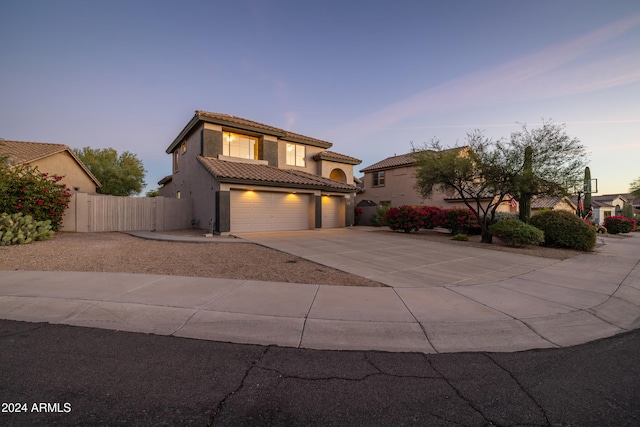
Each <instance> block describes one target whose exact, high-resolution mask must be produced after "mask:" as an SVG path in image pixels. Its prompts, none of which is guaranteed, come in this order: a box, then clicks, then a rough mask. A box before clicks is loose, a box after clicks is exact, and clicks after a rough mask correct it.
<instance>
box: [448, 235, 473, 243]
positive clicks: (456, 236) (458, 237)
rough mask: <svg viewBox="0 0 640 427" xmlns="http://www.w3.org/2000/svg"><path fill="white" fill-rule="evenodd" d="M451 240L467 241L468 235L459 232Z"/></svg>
mask: <svg viewBox="0 0 640 427" xmlns="http://www.w3.org/2000/svg"><path fill="white" fill-rule="evenodd" d="M451 240H455V241H456V242H467V241H468V240H469V237H467V235H466V234H462V233H460V234H456V235H455V236H453V237H452V238H451Z"/></svg>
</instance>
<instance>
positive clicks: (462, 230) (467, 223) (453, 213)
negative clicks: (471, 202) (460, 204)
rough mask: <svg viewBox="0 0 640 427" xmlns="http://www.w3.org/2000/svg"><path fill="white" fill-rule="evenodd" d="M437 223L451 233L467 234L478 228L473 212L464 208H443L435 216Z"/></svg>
mask: <svg viewBox="0 0 640 427" xmlns="http://www.w3.org/2000/svg"><path fill="white" fill-rule="evenodd" d="M437 225H438V226H439V227H442V228H446V229H448V230H449V231H450V232H451V234H468V233H469V232H470V231H472V230H476V229H479V228H480V225H479V224H478V219H477V218H476V216H475V214H474V213H473V212H471V211H470V210H469V209H466V208H452V209H443V210H442V211H441V212H440V215H439V216H438V218H437Z"/></svg>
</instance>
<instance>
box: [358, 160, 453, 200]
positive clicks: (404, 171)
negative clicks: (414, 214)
mask: <svg viewBox="0 0 640 427" xmlns="http://www.w3.org/2000/svg"><path fill="white" fill-rule="evenodd" d="M416 170H417V167H416V165H415V161H414V159H413V157H412V156H411V154H400V155H394V156H392V157H387V158H386V159H384V160H382V161H379V162H377V163H374V164H372V165H371V166H367V167H366V168H364V169H361V170H360V172H364V177H363V178H362V188H361V190H360V191H359V192H358V194H357V196H356V202H357V203H359V202H361V201H363V200H366V201H372V202H375V203H376V204H377V205H388V206H393V207H395V206H402V205H412V206H440V207H445V206H448V205H450V203H447V202H446V201H445V198H446V195H445V194H443V193H440V192H434V194H433V196H432V197H431V198H429V199H425V198H424V197H422V195H420V194H419V193H418V192H417V191H416V190H415V188H414V185H415V182H416V180H415V174H416Z"/></svg>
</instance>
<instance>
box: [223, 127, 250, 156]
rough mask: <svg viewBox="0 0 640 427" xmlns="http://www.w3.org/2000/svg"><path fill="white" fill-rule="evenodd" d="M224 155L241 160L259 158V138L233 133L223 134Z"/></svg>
mask: <svg viewBox="0 0 640 427" xmlns="http://www.w3.org/2000/svg"><path fill="white" fill-rule="evenodd" d="M222 154H223V155H225V156H230V157H240V158H241V159H257V158H258V138H255V137H253V136H248V135H241V134H239V133H233V132H223V133H222Z"/></svg>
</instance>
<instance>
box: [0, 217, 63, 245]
mask: <svg viewBox="0 0 640 427" xmlns="http://www.w3.org/2000/svg"><path fill="white" fill-rule="evenodd" d="M52 236H53V230H52V229H51V221H50V220H46V221H34V219H33V217H32V216H31V215H23V214H22V212H20V213H16V214H8V213H2V214H0V246H9V245H21V244H25V243H31V242H33V241H36V240H47V239H50V238H51V237H52Z"/></svg>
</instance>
